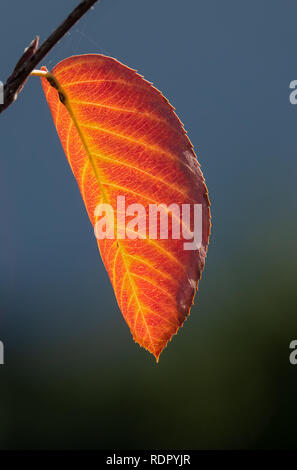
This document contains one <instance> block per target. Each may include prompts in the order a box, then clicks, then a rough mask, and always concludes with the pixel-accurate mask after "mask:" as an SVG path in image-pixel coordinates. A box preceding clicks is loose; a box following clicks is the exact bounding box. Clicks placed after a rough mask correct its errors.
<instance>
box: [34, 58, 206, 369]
mask: <svg viewBox="0 0 297 470" xmlns="http://www.w3.org/2000/svg"><path fill="white" fill-rule="evenodd" d="M43 70H46V69H45V68H43ZM52 75H53V77H54V79H53V77H52V79H50V80H48V79H47V78H42V85H43V89H44V93H45V96H46V99H47V102H48V104H49V107H50V109H51V112H52V116H53V120H54V124H55V126H56V128H57V132H58V134H59V137H60V140H61V142H62V145H63V148H64V151H65V153H66V156H67V159H68V162H69V164H70V166H71V169H72V171H73V174H74V176H75V178H76V180H77V183H78V185H79V188H80V191H81V195H82V198H83V200H84V203H85V206H86V209H87V211H88V214H89V218H90V220H91V223H92V224H93V226H94V227H95V226H96V223H98V221H99V220H101V221H102V220H103V219H100V217H99V215H100V214H98V213H97V212H96V207H97V206H98V204H102V203H104V204H110V206H111V207H112V208H113V209H114V211H115V213H116V209H117V203H118V201H119V196H120V197H121V198H123V197H124V200H125V207H126V208H127V207H128V206H130V205H131V204H141V205H142V206H143V207H144V208H145V209H144V210H145V212H144V214H142V218H143V217H146V223H147V220H148V218H149V205H154V204H157V205H159V204H165V205H166V206H167V207H168V206H170V205H171V204H177V205H178V207H182V204H185V205H186V204H187V205H191V207H192V206H193V207H194V204H197V205H200V208H202V243H201V246H200V248H199V249H195V250H193V249H192V250H186V249H184V243H185V239H184V238H179V239H178V238H176V239H174V238H172V237H173V229H172V226H171V225H170V226H169V231H168V234H169V236H168V237H167V238H164V239H160V236H159V237H157V239H155V238H152V237H150V236H149V235H148V227H147V225H146V228H145V230H146V231H145V234H144V235H146V238H143V237H142V238H133V239H132V238H131V237H130V238H128V237H127V236H126V237H125V238H123V237H121V236H118V235H119V234H120V233H123V232H121V230H123V229H125V221H124V220H123V219H122V218H121V219H120V217H119V212H120V211H118V213H117V215H118V219H116V220H115V227H114V231H115V237H114V238H110V239H107V238H105V239H97V243H98V246H99V250H100V253H101V256H102V259H103V262H104V265H105V267H106V270H107V272H108V275H109V277H110V280H111V283H112V285H113V288H114V292H115V295H116V298H117V302H118V305H119V307H120V309H121V311H122V314H123V316H124V318H125V320H126V322H127V324H128V326H129V328H130V330H131V333H132V335H133V338H134V340H135V341H136V342H137V343H139V344H140V345H141V346H143V347H144V348H146V349H148V350H149V351H150V352H151V353H152V354H154V356H155V357H156V359H157V360H158V358H159V355H160V353H161V351H162V350H163V348H164V347H165V346H166V344H167V342H168V340H170V339H171V338H172V336H173V335H174V334H175V333H177V330H178V328H179V327H180V326H181V325H182V324H183V322H184V320H185V318H186V317H187V315H188V314H189V312H190V308H191V305H192V303H193V299H194V296H195V291H196V289H197V288H198V281H199V279H200V277H201V273H202V270H203V268H204V264H205V257H206V251H207V246H208V240H209V232H210V209H209V199H208V193H207V189H206V186H205V182H204V179H203V176H202V173H201V170H200V167H199V164H198V162H197V158H196V155H195V153H194V151H193V148H192V145H191V143H190V141H189V139H188V137H187V136H186V133H185V131H184V128H183V126H182V124H181V122H180V121H179V119H178V118H177V116H176V114H175V113H174V109H173V108H172V106H171V105H170V104H169V103H168V101H167V100H166V99H165V98H164V97H163V96H162V94H161V93H160V92H159V91H158V90H157V89H156V88H154V87H153V86H152V85H151V84H150V83H149V82H147V81H145V80H144V79H143V78H142V77H141V76H140V75H138V74H137V73H136V72H135V71H134V70H132V69H130V68H128V67H126V66H125V65H123V64H121V63H120V62H118V61H117V60H115V59H112V58H110V57H105V56H102V55H96V54H92V55H81V56H74V57H70V58H68V59H65V60H63V61H62V62H60V63H59V64H58V65H57V66H56V67H55V68H54V69H53V70H52ZM121 200H123V199H121ZM118 208H119V207H118ZM121 210H122V213H123V212H124V209H123V208H122V209H121ZM101 215H102V214H101ZM128 215H129V214H126V230H127V234H128V232H129V231H130V235H131V234H132V232H133V230H134V231H135V230H137V227H138V229H139V225H140V223H139V225H137V226H134V228H133V226H132V225H133V223H132V222H131V219H132V218H133V217H128ZM130 215H131V214H130ZM167 215H168V211H167ZM176 215H177V214H175V215H174V216H172V220H171V223H172V224H173V219H174V217H175V216H176ZM170 216H171V213H170ZM169 220H170V219H169ZM129 222H131V223H130V225H129ZM121 224H123V225H122V226H121ZM183 225H184V220H182V223H181V228H183ZM156 228H157V231H158V230H159V229H160V220H159V219H158V222H157V227H156ZM186 229H187V230H188V231H189V230H190V229H191V227H190V226H189V224H188V226H187V228H186ZM118 231H119V232H118ZM131 236H132V235H131Z"/></svg>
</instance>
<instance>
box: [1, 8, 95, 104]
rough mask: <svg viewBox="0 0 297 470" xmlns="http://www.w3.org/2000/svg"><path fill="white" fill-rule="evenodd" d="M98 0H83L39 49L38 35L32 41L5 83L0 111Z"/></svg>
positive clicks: (15, 96) (13, 99) (11, 101)
mask: <svg viewBox="0 0 297 470" xmlns="http://www.w3.org/2000/svg"><path fill="white" fill-rule="evenodd" d="M97 1H98V0H83V1H82V2H81V3H80V4H79V5H78V6H77V7H76V8H75V9H74V10H73V11H72V12H71V13H70V15H69V16H68V17H67V18H66V19H65V21H63V23H62V24H60V26H58V28H57V29H55V31H53V32H52V34H51V35H50V36H49V37H48V38H47V39H46V40H45V41H44V42H43V43H42V44H41V46H40V47H39V48H38V49H37V47H38V36H37V37H36V38H35V39H34V40H33V41H32V42H31V44H30V45H29V46H28V47H27V49H25V52H24V53H23V55H22V56H21V58H20V59H19V60H18V62H17V64H16V66H15V68H14V71H13V72H12V74H11V75H10V77H9V78H8V79H7V81H6V83H5V85H4V104H0V113H2V111H4V109H6V108H8V106H10V105H11V104H12V103H13V102H14V101H15V100H16V99H17V97H18V94H19V93H20V91H21V90H22V88H23V86H24V84H25V82H26V80H27V78H28V77H29V75H30V73H31V72H32V70H33V69H34V68H35V67H36V66H37V65H38V63H39V62H40V61H41V60H42V59H43V58H44V57H45V56H46V54H47V53H48V52H49V51H50V50H51V49H52V48H53V47H54V46H55V45H56V44H57V42H58V41H59V40H60V39H61V38H62V37H63V36H64V34H66V33H67V31H69V29H70V28H71V27H72V26H73V25H74V24H75V23H76V22H77V21H78V20H79V19H80V18H81V17H82V16H83V15H84V14H85V13H86V12H87V11H88V10H89V9H90V8H91V7H92V6H93V5H94V4H95V3H96V2H97Z"/></svg>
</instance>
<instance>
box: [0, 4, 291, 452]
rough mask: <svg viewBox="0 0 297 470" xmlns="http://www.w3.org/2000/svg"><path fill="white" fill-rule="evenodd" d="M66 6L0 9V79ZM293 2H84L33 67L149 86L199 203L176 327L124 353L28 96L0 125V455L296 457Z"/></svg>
mask: <svg viewBox="0 0 297 470" xmlns="http://www.w3.org/2000/svg"><path fill="white" fill-rule="evenodd" d="M77 3H78V1H72V0H64V1H63V2H60V1H52V2H50V3H48V2H39V1H38V0H27V1H26V2H23V1H21V0H17V1H16V2H9V1H8V0H4V1H2V2H1V28H0V41H1V47H0V56H1V62H0V63H1V73H0V79H1V80H2V81H3V82H5V80H6V78H7V76H8V75H9V74H10V73H11V71H12V69H13V67H14V65H15V63H16V61H17V60H18V58H19V56H20V55H21V53H22V52H23V49H24V48H25V47H26V46H27V45H28V44H29V43H30V41H31V40H32V39H33V38H34V36H35V35H36V34H39V35H40V39H41V41H43V40H44V39H45V38H46V37H47V36H48V35H49V33H50V32H51V31H52V30H53V29H54V28H55V27H56V26H57V25H58V24H59V23H60V22H61V21H62V20H63V19H64V18H65V17H66V15H67V14H68V13H69V12H70V10H71V9H72V8H74V6H75V5H76V4H77ZM296 15H297V2H296V1H295V0H287V1H286V2H283V1H281V0H262V1H261V2H259V1H258V0H250V1H249V2H246V1H238V0H225V1H224V2H222V1H221V0H207V1H203V0H198V1H197V0H184V1H181V0H161V1H160V0H150V1H146V0H125V1H123V0H101V2H100V3H99V4H98V5H97V6H96V7H95V8H94V9H93V10H92V11H90V12H89V13H88V14H87V15H86V16H85V17H84V18H83V19H82V20H81V21H80V22H79V23H78V24H77V25H75V26H74V27H73V29H72V30H71V32H70V33H69V34H68V35H67V36H66V37H64V39H63V40H61V41H60V43H59V44H58V45H57V47H56V48H55V49H54V50H53V51H52V52H51V53H50V54H49V55H48V56H47V57H46V59H45V60H44V62H43V63H42V64H40V65H46V66H47V67H48V68H49V69H51V68H52V67H53V66H54V65H55V64H56V63H57V62H59V61H60V60H62V59H64V58H65V57H68V56H70V55H73V54H81V53H103V54H105V55H109V56H112V57H115V58H117V59H119V60H120V61H122V62H124V63H125V64H127V65H128V66H130V67H132V68H136V69H137V70H138V71H139V73H141V74H142V75H144V77H145V78H146V79H147V80H149V81H152V82H153V83H154V85H155V86H156V87H157V88H159V89H160V90H161V91H162V92H163V93H164V95H165V96H166V97H167V98H168V99H169V101H170V102H171V103H172V104H173V105H174V106H175V108H176V110H177V114H178V116H179V117H180V118H181V120H182V122H183V123H184V125H185V128H186V129H187V131H188V134H189V137H190V139H191V141H192V143H193V144H194V146H195V148H196V150H197V151H198V158H199V161H200V163H201V166H202V170H203V173H204V176H205V178H206V182H207V185H208V189H209V193H210V199H211V203H212V222H213V227H212V236H211V241H210V246H209V253H208V258H207V263H206V268H205V271H204V273H203V278H202V281H201V282H200V285H199V294H198V296H197V297H196V301H195V306H194V307H193V309H192V313H191V316H190V318H189V319H188V320H187V321H186V323H185V325H184V327H183V328H182V330H181V331H180V332H179V334H178V336H176V337H174V338H173V340H172V342H171V343H170V344H169V345H168V347H167V348H166V349H165V351H164V352H163V353H162V355H161V359H160V363H159V364H158V365H156V363H155V361H154V358H153V356H151V355H149V354H148V353H147V352H146V351H145V350H144V349H140V348H139V347H138V346H137V345H136V344H134V342H133V340H132V337H131V334H130V332H129V329H128V327H127V326H126V324H125V322H124V320H123V318H122V315H121V313H120V311H119V308H118V306H117V304H116V300H115V297H114V294H113V290H112V287H111V284H110V281H109V279H108V277H107V274H106V272H105V269H104V266H103V264H102V262H101V260H100V257H99V253H98V250H97V246H96V240H95V237H94V235H93V231H92V227H91V225H90V223H89V220H88V217H87V214H86V211H85V208H84V206H83V202H82V199H81V196H80V194H79V190H78V188H77V184H76V182H75V180H74V178H73V176H72V173H71V170H70V168H69V166H68V163H67V161H66V157H65V156H64V153H63V150H62V147H61V144H60V142H59V140H58V137H57V135H56V130H55V128H54V125H53V123H52V119H51V116H50V111H49V109H48V106H47V104H46V102H45V98H44V96H43V92H42V89H41V85H40V82H39V79H37V78H36V77H32V78H30V80H29V81H28V83H27V85H26V86H25V89H24V90H23V92H22V93H21V95H20V97H19V99H18V100H17V102H16V103H15V104H14V105H12V106H11V107H10V108H9V109H7V110H6V111H5V112H4V113H3V114H2V115H1V117H0V119H1V124H0V138H1V159H0V220H1V228H0V340H2V341H3V342H4V345H5V365H4V366H0V448H1V449H88V448H93V449H115V448H117V449H230V448H232V449H239V448H241V449H258V448H269V449H272V448H275V449H284V448H288V449H293V448H297V437H296V424H297V400H296V394H297V366H293V365H291V364H290V362H289V354H290V350H289V344H290V342H291V341H292V340H293V339H297V289H296V279H297V249H296V234H297V217H296V215H297V214H296V207H297V185H296V173H297V159H296V156H297V155H296V151H297V106H293V105H292V104H290V101H289V95H290V89H289V84H290V82H291V81H292V80H296V79H297V66H296V39H297V32H296Z"/></svg>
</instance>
